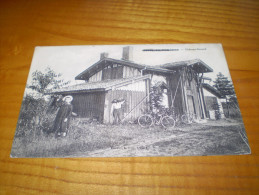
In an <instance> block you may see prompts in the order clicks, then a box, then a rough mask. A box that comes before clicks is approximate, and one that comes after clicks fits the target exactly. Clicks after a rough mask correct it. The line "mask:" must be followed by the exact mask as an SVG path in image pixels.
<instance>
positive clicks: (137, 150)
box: [12, 119, 250, 157]
mask: <svg viewBox="0 0 259 195" xmlns="http://www.w3.org/2000/svg"><path fill="white" fill-rule="evenodd" d="M26 139H29V138H28V137H26V138H20V139H18V140H16V141H15V142H14V150H13V151H12V152H13V154H12V156H16V157H19V156H21V157H80V156H88V157H107V156H108V157H125V156H188V155H226V154H248V153H250V149H249V146H248V140H247V138H246V133H245V130H244V126H243V124H242V121H237V120H226V119H224V120H223V119H222V120H220V121H208V122H207V123H203V124H196V123H195V124H192V125H178V126H176V127H174V128H168V129H164V128H162V127H161V126H153V127H149V128H142V127H140V126H139V125H138V124H126V125H104V124H97V123H92V124H89V123H85V124H78V121H77V120H76V119H75V120H74V121H72V123H71V128H70V131H69V132H68V136H67V137H65V138H58V139H57V138H55V136H54V135H53V134H50V135H44V134H43V135H41V137H36V138H34V139H35V140H33V139H32V140H30V141H29V140H26Z"/></svg>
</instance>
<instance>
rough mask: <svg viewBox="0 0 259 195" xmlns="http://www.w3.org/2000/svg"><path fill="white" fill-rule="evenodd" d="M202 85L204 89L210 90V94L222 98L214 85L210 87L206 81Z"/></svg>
mask: <svg viewBox="0 0 259 195" xmlns="http://www.w3.org/2000/svg"><path fill="white" fill-rule="evenodd" d="M202 87H203V88H204V89H206V90H207V91H208V92H210V93H211V94H213V95H215V96H216V97H218V98H224V96H223V95H222V94H221V93H220V92H219V91H218V90H217V89H215V88H214V87H212V86H211V85H209V84H207V83H202Z"/></svg>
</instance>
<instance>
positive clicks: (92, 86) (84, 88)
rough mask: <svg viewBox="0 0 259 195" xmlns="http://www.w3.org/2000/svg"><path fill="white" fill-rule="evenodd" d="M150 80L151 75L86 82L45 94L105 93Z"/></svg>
mask: <svg viewBox="0 0 259 195" xmlns="http://www.w3.org/2000/svg"><path fill="white" fill-rule="evenodd" d="M148 78H149V79H150V78H151V75H145V76H135V77H130V78H124V79H112V80H105V81H98V82H88V83H82V84H77V85H72V86H68V87H64V88H61V89H55V90H52V91H48V92H46V94H68V93H69V94H71V93H79V92H92V91H107V90H110V89H112V88H113V87H121V86H125V85H128V84H131V83H132V82H137V81H140V80H144V79H148Z"/></svg>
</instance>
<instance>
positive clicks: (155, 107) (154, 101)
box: [150, 86, 165, 111]
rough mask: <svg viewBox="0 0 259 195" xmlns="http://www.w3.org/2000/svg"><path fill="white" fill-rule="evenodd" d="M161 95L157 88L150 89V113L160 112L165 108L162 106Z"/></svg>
mask: <svg viewBox="0 0 259 195" xmlns="http://www.w3.org/2000/svg"><path fill="white" fill-rule="evenodd" d="M162 102H163V93H162V92H161V90H159V87H158V86H152V87H151V93H150V106H151V110H152V111H162V110H164V109H165V107H164V106H163V105H162Z"/></svg>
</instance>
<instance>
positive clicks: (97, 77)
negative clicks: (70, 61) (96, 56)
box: [89, 70, 102, 82]
mask: <svg viewBox="0 0 259 195" xmlns="http://www.w3.org/2000/svg"><path fill="white" fill-rule="evenodd" d="M101 80H102V70H100V71H98V72H97V73H96V74H94V75H93V76H91V77H90V78H89V82H96V81H101Z"/></svg>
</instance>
